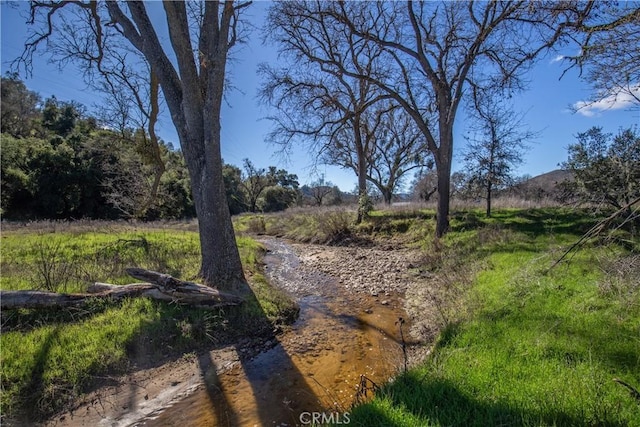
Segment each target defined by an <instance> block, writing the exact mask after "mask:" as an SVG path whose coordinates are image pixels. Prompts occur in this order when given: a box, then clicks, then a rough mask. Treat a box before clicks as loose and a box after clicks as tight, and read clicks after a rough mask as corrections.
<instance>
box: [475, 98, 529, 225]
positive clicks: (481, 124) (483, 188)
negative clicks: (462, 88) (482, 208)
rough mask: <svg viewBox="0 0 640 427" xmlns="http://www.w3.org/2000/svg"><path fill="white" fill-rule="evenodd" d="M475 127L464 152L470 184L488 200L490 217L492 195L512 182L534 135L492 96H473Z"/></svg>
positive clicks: (519, 118)
mask: <svg viewBox="0 0 640 427" xmlns="http://www.w3.org/2000/svg"><path fill="white" fill-rule="evenodd" d="M474 98H475V99H474V101H475V102H474V105H475V110H474V112H473V116H475V119H476V120H475V124H474V125H473V126H472V127H471V135H470V136H469V137H467V141H468V144H467V147H466V149H465V151H464V162H465V166H466V167H465V168H466V169H467V171H468V176H469V184H471V186H472V187H475V188H477V189H478V191H479V193H480V195H481V196H482V197H484V198H485V199H486V201H487V211H486V212H487V217H490V216H491V200H492V196H493V192H494V191H495V190H497V189H499V188H501V187H504V186H506V185H508V184H510V183H511V181H512V180H513V167H514V166H517V165H518V164H520V163H522V154H523V152H524V150H525V148H526V145H525V143H526V141H528V140H530V139H532V138H533V137H534V136H535V134H534V133H533V132H531V131H529V130H524V129H523V127H522V115H517V114H514V113H513V112H512V111H510V110H509V109H508V108H507V107H506V105H505V104H504V103H503V102H501V101H498V100H497V99H496V97H495V96H492V97H487V96H485V97H480V96H476V97H474Z"/></svg>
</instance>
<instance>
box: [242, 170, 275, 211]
mask: <svg viewBox="0 0 640 427" xmlns="http://www.w3.org/2000/svg"><path fill="white" fill-rule="evenodd" d="M242 165H243V167H244V173H243V177H242V182H241V183H240V187H242V189H243V190H244V192H245V194H246V198H247V201H248V202H249V206H248V208H249V212H255V211H256V210H257V206H258V198H260V195H261V194H262V192H263V191H264V190H265V189H266V188H267V187H269V186H270V185H273V184H274V183H275V181H274V179H272V177H270V176H269V175H267V171H266V170H265V169H263V168H261V169H258V168H256V167H255V166H254V165H253V163H251V161H250V160H249V159H244V160H243V161H242Z"/></svg>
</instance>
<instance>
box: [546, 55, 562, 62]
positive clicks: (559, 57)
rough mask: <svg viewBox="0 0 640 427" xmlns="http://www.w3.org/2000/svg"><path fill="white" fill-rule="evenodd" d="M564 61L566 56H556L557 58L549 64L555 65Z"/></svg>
mask: <svg viewBox="0 0 640 427" xmlns="http://www.w3.org/2000/svg"><path fill="white" fill-rule="evenodd" d="M563 59H564V55H556V57H555V58H553V59H552V60H551V61H550V62H549V63H550V64H555V63H556V62H560V61H562V60H563Z"/></svg>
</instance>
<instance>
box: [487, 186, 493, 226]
mask: <svg viewBox="0 0 640 427" xmlns="http://www.w3.org/2000/svg"><path fill="white" fill-rule="evenodd" d="M491 187H492V183H491V179H489V182H488V183H487V218H491V189H492V188H491Z"/></svg>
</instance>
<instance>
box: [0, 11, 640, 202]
mask: <svg viewBox="0 0 640 427" xmlns="http://www.w3.org/2000/svg"><path fill="white" fill-rule="evenodd" d="M268 6H269V2H263V1H259V2H256V3H254V4H253V5H251V6H250V10H249V11H248V13H247V15H248V17H249V18H250V19H251V21H252V22H253V23H254V25H255V26H257V27H260V26H261V25H262V21H263V17H264V13H265V11H266V9H267V8H268ZM15 7H16V6H14V7H11V6H9V5H8V4H7V3H6V2H4V1H3V2H2V6H1V11H0V13H1V14H2V16H1V34H0V36H1V50H0V61H1V70H2V74H3V75H4V73H5V72H6V71H8V70H9V65H10V62H11V61H12V60H13V59H14V58H16V57H17V56H18V55H20V53H21V51H22V46H23V43H24V40H25V38H26V31H27V25H26V23H25V21H26V19H25V17H24V16H25V15H24V14H25V12H26V10H27V8H28V3H26V2H21V3H18V4H17V9H16V8H15ZM261 39H262V37H261V35H260V31H259V30H258V29H256V30H254V31H253V33H252V34H251V35H250V37H249V41H248V43H247V44H245V45H242V46H240V48H239V49H237V50H235V51H234V54H233V56H234V60H233V61H232V62H231V63H230V64H229V67H228V70H229V72H230V77H231V81H232V83H233V85H234V86H235V87H236V89H235V90H233V91H232V92H229V93H228V94H227V105H225V106H224V110H223V117H222V156H223V158H224V160H225V162H227V163H231V164H235V165H238V166H240V165H241V163H242V159H244V158H249V159H250V160H251V161H252V162H253V163H254V164H255V165H256V166H258V167H267V166H270V165H275V166H278V167H280V168H285V169H287V170H288V171H290V172H292V173H296V174H297V175H298V177H299V180H300V183H301V184H305V183H310V182H311V181H314V180H316V179H317V178H318V175H317V174H314V171H313V170H312V168H311V165H312V163H313V156H312V155H310V154H308V153H306V152H305V151H304V150H303V149H301V148H299V149H296V150H294V152H293V154H292V156H291V157H290V158H289V160H288V161H287V160H285V159H283V158H281V157H279V156H278V155H277V154H276V153H275V151H276V150H277V147H273V146H270V145H268V144H266V143H265V142H264V139H265V137H266V135H267V133H268V132H269V131H270V129H271V124H270V122H269V121H268V120H265V119H264V117H266V116H268V115H269V114H270V112H269V109H268V107H266V106H261V105H260V104H259V102H258V100H257V91H258V87H259V85H260V79H259V77H258V76H257V74H256V69H257V66H258V64H260V63H261V62H268V63H276V62H277V60H278V58H277V55H276V49H275V48H274V47H272V46H264V45H263V44H262V42H261ZM563 69H564V64H563V63H562V62H561V61H558V58H557V57H555V56H553V55H552V56H550V57H549V58H545V59H543V60H541V61H540V62H539V64H538V65H537V66H536V67H535V69H534V70H533V71H532V72H531V74H530V75H529V79H530V85H529V90H527V91H526V92H525V93H523V94H521V95H518V96H517V97H515V99H514V101H515V102H514V103H515V105H516V108H517V109H518V110H520V111H522V112H526V115H525V119H524V121H525V123H526V124H527V125H528V126H529V128H530V129H531V130H534V131H539V132H540V133H539V135H540V136H539V137H538V139H537V140H536V141H535V142H534V143H533V144H531V149H530V151H529V152H528V153H527V154H526V156H525V163H524V164H523V165H522V166H521V167H520V168H519V169H518V171H517V172H518V174H530V175H534V176H535V175H538V174H541V173H544V172H549V171H551V170H553V169H557V167H558V164H559V163H561V162H562V161H564V160H566V147H567V145H568V144H570V143H571V142H573V141H574V140H575V138H574V135H576V134H577V133H578V132H583V131H586V130H587V129H589V128H590V127H591V126H601V127H603V128H604V130H605V131H606V132H614V133H615V132H617V131H618V129H620V128H621V127H629V126H631V125H634V124H635V125H640V109H638V108H636V109H635V110H628V109H624V108H618V107H619V106H618V105H614V106H613V108H607V109H599V108H597V107H598V106H595V107H594V108H590V109H583V110H581V112H578V113H573V112H571V111H570V108H569V107H570V106H571V105H574V104H576V103H578V102H581V101H584V100H585V99H587V98H588V96H589V87H588V86H587V85H586V84H585V83H584V82H582V81H580V80H579V79H578V76H577V72H573V71H570V72H568V73H567V74H566V75H565V76H564V77H563V78H562V80H559V78H560V75H561V74H562V71H563ZM21 77H22V78H23V80H24V81H25V83H26V85H27V87H28V88H29V89H31V90H33V91H36V92H38V93H39V94H40V95H41V96H42V97H43V98H47V97H49V96H52V95H55V96H56V98H58V99H59V100H63V101H71V100H75V101H78V102H80V103H82V104H84V105H85V106H86V107H87V108H88V109H89V111H91V108H92V106H93V105H94V104H96V103H97V102H99V100H100V98H99V96H97V95H95V94H93V93H91V92H90V91H88V90H87V89H86V86H85V84H84V82H83V81H82V77H81V74H80V73H79V72H78V70H76V69H74V68H73V67H71V66H69V67H67V68H65V69H64V70H62V71H60V70H58V67H57V66H56V65H54V64H49V63H48V62H47V57H46V55H44V54H43V56H41V57H39V58H36V59H35V60H34V69H33V75H32V76H31V77H29V78H26V76H24V75H21ZM465 131H466V128H465V117H464V112H463V111H460V113H459V118H458V122H457V124H456V129H455V138H456V140H455V144H456V145H455V147H456V152H460V148H462V146H463V144H464V138H463V135H464V133H465ZM158 133H159V135H160V136H161V137H162V139H164V140H165V141H168V142H172V143H173V144H174V145H176V146H177V145H178V138H177V134H176V132H175V129H174V128H173V124H172V123H171V120H170V118H169V116H168V114H165V115H164V116H163V117H162V118H161V123H160V125H159V129H158ZM459 167H460V165H459V162H458V161H454V170H455V169H456V168H459ZM316 173H323V174H325V179H327V180H330V181H332V182H333V183H334V184H337V185H338V186H339V187H340V188H341V189H342V190H343V191H351V190H353V189H354V187H355V183H356V177H355V174H354V173H353V172H351V171H348V170H342V169H339V168H337V167H332V166H326V167H324V166H322V167H321V168H320V169H319V171H316Z"/></svg>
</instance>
